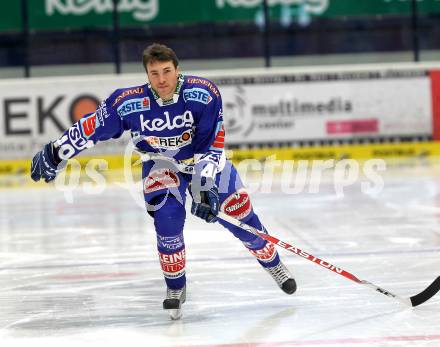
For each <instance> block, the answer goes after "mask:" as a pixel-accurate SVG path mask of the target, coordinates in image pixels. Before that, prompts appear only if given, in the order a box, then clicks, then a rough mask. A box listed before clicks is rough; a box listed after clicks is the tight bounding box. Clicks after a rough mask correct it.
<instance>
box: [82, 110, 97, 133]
mask: <svg viewBox="0 0 440 347" xmlns="http://www.w3.org/2000/svg"><path fill="white" fill-rule="evenodd" d="M81 125H82V130H83V133H84V135H86V137H90V136H91V135H93V133H94V132H95V128H96V114H95V113H94V114H92V115H91V116H89V117H87V118H86V119H85V120H84V121H83V122H81Z"/></svg>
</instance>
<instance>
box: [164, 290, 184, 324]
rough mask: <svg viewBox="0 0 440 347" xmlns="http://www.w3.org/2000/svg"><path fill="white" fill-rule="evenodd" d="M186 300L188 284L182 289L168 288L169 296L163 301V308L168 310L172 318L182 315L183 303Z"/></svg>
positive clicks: (175, 318)
mask: <svg viewBox="0 0 440 347" xmlns="http://www.w3.org/2000/svg"><path fill="white" fill-rule="evenodd" d="M185 300H186V285H185V286H184V287H183V288H182V289H170V288H167V297H166V299H165V300H164V301H163V309H164V310H168V312H169V314H170V317H171V319H172V320H177V319H180V318H181V317H182V304H183V303H184V302H185Z"/></svg>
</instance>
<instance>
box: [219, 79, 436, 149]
mask: <svg viewBox="0 0 440 347" xmlns="http://www.w3.org/2000/svg"><path fill="white" fill-rule="evenodd" d="M218 82H219V85H220V90H221V92H222V97H223V108H224V114H225V117H224V119H225V127H226V134H227V143H228V144H229V145H238V146H239V145H243V144H249V145H255V144H259V145H265V144H267V145H272V144H274V143H297V142H299V141H302V142H304V141H311V142H319V141H332V142H334V141H337V140H347V139H374V138H376V139H380V138H399V137H410V138H417V137H425V138H426V137H430V136H432V134H433V127H432V124H433V116H432V114H433V111H432V106H431V105H432V102H431V99H432V98H431V80H430V78H429V75H428V74H427V73H426V72H424V71H402V72H398V71H394V72H392V73H389V72H380V71H365V72H360V73H351V72H347V73H345V72H341V73H315V74H295V75H288V74H286V75H272V76H271V75H270V74H268V75H264V76H261V77H252V76H248V77H246V76H243V77H241V79H240V78H234V79H231V80H228V79H226V78H225V79H220V80H219V81H218Z"/></svg>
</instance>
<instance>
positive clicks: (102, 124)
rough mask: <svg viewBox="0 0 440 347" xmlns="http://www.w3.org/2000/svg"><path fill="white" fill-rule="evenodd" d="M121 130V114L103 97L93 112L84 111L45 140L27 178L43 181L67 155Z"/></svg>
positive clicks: (114, 136) (50, 177) (122, 128)
mask: <svg viewBox="0 0 440 347" xmlns="http://www.w3.org/2000/svg"><path fill="white" fill-rule="evenodd" d="M123 131H124V127H123V125H122V120H121V118H120V117H119V116H118V114H117V113H116V112H115V111H114V110H113V109H112V108H111V107H109V106H108V105H107V100H106V101H103V102H102V103H101V105H100V106H99V107H98V109H97V110H96V111H95V112H94V113H91V114H86V115H85V116H84V117H82V118H81V119H80V120H79V121H78V122H76V123H74V124H73V125H72V126H71V127H70V128H69V129H67V130H66V131H65V132H64V134H63V135H62V136H61V137H60V138H59V139H57V140H56V141H54V142H49V143H48V144H46V145H45V146H44V147H43V149H42V150H41V151H39V152H38V153H37V154H35V156H34V158H33V159H32V163H31V178H32V179H33V180H34V181H39V180H40V179H44V181H45V182H50V181H52V180H54V179H55V177H56V175H57V173H58V172H59V171H61V170H62V169H63V167H64V166H65V165H64V164H65V163H66V162H67V160H68V159H70V158H73V157H75V156H76V155H78V154H79V153H81V152H82V151H84V150H86V149H87V148H91V147H93V146H94V145H95V144H96V143H97V142H98V141H105V140H108V139H110V138H117V137H120V136H121V135H122V133H123Z"/></svg>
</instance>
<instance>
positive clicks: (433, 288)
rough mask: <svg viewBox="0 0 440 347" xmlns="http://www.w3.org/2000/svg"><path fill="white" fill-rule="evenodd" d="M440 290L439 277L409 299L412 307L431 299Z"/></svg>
mask: <svg viewBox="0 0 440 347" xmlns="http://www.w3.org/2000/svg"><path fill="white" fill-rule="evenodd" d="M439 290H440V276H439V277H437V278H436V279H435V280H434V282H432V283H431V284H430V285H429V286H428V288H426V289H425V290H424V291H423V292H421V293H419V294H416V295H414V296H412V297H410V300H411V304H412V305H413V307H415V306H419V305H421V304H423V303H424V302H425V301H428V300H429V299H431V298H432V297H433V296H434V295H435V294H437V292H438V291H439Z"/></svg>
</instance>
